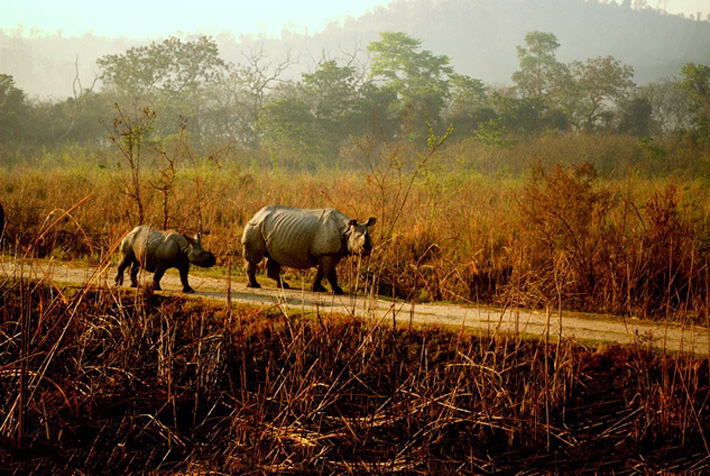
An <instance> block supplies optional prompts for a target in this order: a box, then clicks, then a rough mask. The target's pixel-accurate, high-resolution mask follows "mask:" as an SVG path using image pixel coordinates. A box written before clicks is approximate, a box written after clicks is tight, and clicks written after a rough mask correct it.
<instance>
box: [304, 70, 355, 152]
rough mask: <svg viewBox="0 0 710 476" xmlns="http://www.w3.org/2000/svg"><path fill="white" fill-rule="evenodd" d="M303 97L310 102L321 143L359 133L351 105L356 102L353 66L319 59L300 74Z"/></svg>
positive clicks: (353, 108) (335, 144)
mask: <svg viewBox="0 0 710 476" xmlns="http://www.w3.org/2000/svg"><path fill="white" fill-rule="evenodd" d="M302 80H303V81H302V85H301V87H302V90H303V93H304V97H305V98H307V101H308V102H309V103H311V105H312V113H313V116H314V120H315V127H316V129H317V131H318V134H319V136H320V138H321V141H322V142H324V143H330V144H331V145H333V146H338V145H340V143H341V142H342V141H343V140H344V139H345V138H346V137H347V136H348V134H349V133H354V134H356V135H358V134H360V133H361V132H362V121H359V120H358V118H357V116H356V113H357V110H356V109H355V107H354V106H355V105H356V104H357V103H358V102H359V101H360V97H359V91H358V84H357V78H356V76H355V69H354V68H353V67H351V66H338V64H337V62H335V61H332V60H330V61H325V62H322V63H321V64H320V65H319V66H318V69H317V70H316V71H315V72H313V73H310V74H304V75H303V77H302Z"/></svg>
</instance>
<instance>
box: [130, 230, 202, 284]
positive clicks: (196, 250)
mask: <svg viewBox="0 0 710 476" xmlns="http://www.w3.org/2000/svg"><path fill="white" fill-rule="evenodd" d="M120 250H121V262H120V263H119V264H118V274H117V275H116V284H118V285H119V286H120V285H121V284H123V271H124V270H125V269H126V268H127V267H128V266H131V265H132V267H131V287H136V286H138V279H137V278H138V269H139V268H143V269H145V270H146V271H149V272H151V273H152V272H154V273H155V274H154V275H153V289H155V290H158V291H159V290H160V280H161V279H162V277H163V274H165V271H167V270H168V269H170V268H177V269H178V271H179V272H180V281H182V291H183V292H185V293H194V292H195V290H194V289H192V288H191V287H190V285H189V284H188V283H187V273H188V271H189V270H190V264H191V263H192V264H194V265H197V266H200V267H202V268H209V267H211V266H214V265H215V262H216V260H215V257H214V255H213V254H212V253H210V252H209V251H207V250H205V249H204V248H203V247H202V245H200V236H199V235H196V236H195V237H194V238H190V237H187V236H185V235H181V234H180V233H176V232H173V231H160V230H156V229H154V228H152V227H150V226H148V225H141V226H137V227H136V228H134V229H133V230H131V231H130V232H129V233H128V234H127V235H126V236H125V238H123V241H121V247H120Z"/></svg>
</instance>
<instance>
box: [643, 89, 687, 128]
mask: <svg viewBox="0 0 710 476" xmlns="http://www.w3.org/2000/svg"><path fill="white" fill-rule="evenodd" d="M638 97H640V98H644V99H646V100H647V101H648V102H649V104H650V105H651V119H652V124H653V126H654V127H655V130H654V131H652V132H654V133H656V134H661V135H667V134H678V133H680V132H682V131H685V130H687V129H688V128H689V127H690V123H691V112H690V109H691V105H690V98H689V97H688V94H687V93H686V92H685V91H683V90H682V88H681V87H680V83H679V82H678V81H674V80H671V79H664V80H661V81H656V82H654V83H650V84H647V85H645V86H642V87H641V88H639V91H638Z"/></svg>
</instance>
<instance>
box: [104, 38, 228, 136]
mask: <svg viewBox="0 0 710 476" xmlns="http://www.w3.org/2000/svg"><path fill="white" fill-rule="evenodd" d="M97 64H98V66H99V68H100V69H101V71H102V72H101V75H100V79H101V80H102V81H103V83H104V86H105V88H106V89H107V90H108V91H110V92H111V93H112V94H113V95H114V96H115V97H116V102H119V103H121V102H127V103H128V104H129V105H131V106H133V107H135V109H136V110H137V111H139V110H140V109H141V108H142V107H145V106H151V107H152V108H154V109H156V110H157V111H159V112H160V114H158V115H159V117H164V118H168V119H169V120H172V121H178V120H180V119H179V118H180V116H183V117H185V118H196V119H199V116H200V113H201V111H202V104H203V103H204V102H205V97H206V92H207V91H208V90H209V89H210V88H211V87H213V86H214V85H215V84H217V83H218V82H219V81H221V80H222V79H223V77H224V75H225V74H226V73H227V71H228V70H229V67H228V65H227V64H226V63H225V62H224V61H223V60H222V59H221V58H220V57H219V51H218V47H217V44H216V43H215V42H214V41H213V40H212V39H211V38H208V37H205V36H203V37H200V38H198V39H197V40H194V41H182V40H181V39H179V38H168V39H166V40H164V41H163V42H161V43H155V42H153V43H151V44H150V45H148V46H140V47H134V48H130V49H129V50H128V51H126V52H125V53H123V54H115V55H106V56H103V57H101V58H99V59H98V60H97ZM198 126H199V120H195V121H193V122H192V123H191V127H192V129H193V133H196V134H197V135H198V136H199V134H200V132H201V131H200V130H199V129H197V128H198ZM164 129H165V127H164ZM167 129H168V130H172V129H174V128H173V127H172V125H168V126H167Z"/></svg>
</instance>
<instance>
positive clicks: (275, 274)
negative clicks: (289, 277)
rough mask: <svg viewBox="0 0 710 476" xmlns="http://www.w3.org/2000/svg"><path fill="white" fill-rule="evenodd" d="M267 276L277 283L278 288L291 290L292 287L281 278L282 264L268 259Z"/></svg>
mask: <svg viewBox="0 0 710 476" xmlns="http://www.w3.org/2000/svg"><path fill="white" fill-rule="evenodd" d="M266 275H267V276H268V277H270V278H271V279H273V280H274V281H276V285H277V286H278V287H280V288H283V289H291V286H289V284H288V283H287V282H286V281H284V279H283V278H282V277H281V264H280V263H279V262H278V261H275V260H274V259H273V258H267V259H266Z"/></svg>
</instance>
